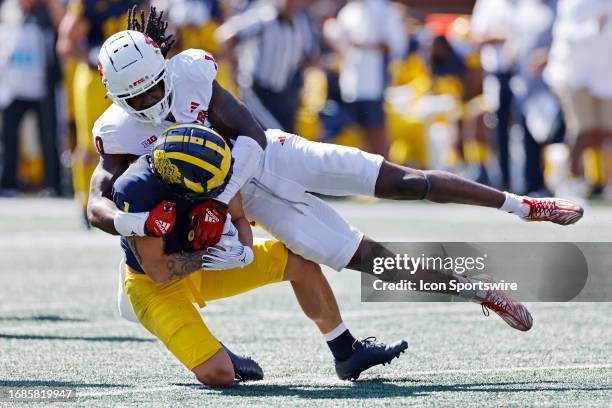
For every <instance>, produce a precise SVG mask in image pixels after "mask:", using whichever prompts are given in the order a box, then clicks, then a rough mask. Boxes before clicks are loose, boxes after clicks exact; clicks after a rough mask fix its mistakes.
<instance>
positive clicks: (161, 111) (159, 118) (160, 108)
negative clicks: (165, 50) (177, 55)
mask: <svg viewBox="0 0 612 408" xmlns="http://www.w3.org/2000/svg"><path fill="white" fill-rule="evenodd" d="M162 81H163V84H164V96H163V97H162V98H161V99H160V100H159V101H158V102H157V103H156V104H154V105H153V106H150V107H148V108H145V109H142V110H136V109H134V108H133V107H132V106H131V105H130V104H129V102H128V100H129V99H131V98H134V97H136V96H138V95H141V94H143V93H145V92H147V91H148V90H150V89H151V88H153V87H154V86H156V85H157V84H159V83H160V82H162ZM107 95H108V96H109V98H111V100H112V101H113V102H114V103H115V104H117V105H119V106H120V107H121V108H123V109H124V110H125V111H126V112H127V113H128V114H130V115H131V116H132V117H133V118H134V119H136V120H138V121H140V122H147V123H149V122H153V123H155V124H156V125H158V124H160V123H161V122H163V121H164V120H165V119H166V117H167V116H168V114H169V113H170V110H171V109H172V104H173V102H174V89H173V87H172V74H171V73H169V72H168V68H167V63H165V64H164V67H163V69H162V70H161V71H160V72H159V74H157V75H156V77H155V78H154V80H153V81H152V82H151V83H150V84H149V85H148V86H146V87H144V88H140V89H134V90H133V91H132V90H131V91H130V92H126V93H123V94H118V95H114V94H111V93H110V92H109V93H108V94H107Z"/></svg>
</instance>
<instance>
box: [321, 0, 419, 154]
mask: <svg viewBox="0 0 612 408" xmlns="http://www.w3.org/2000/svg"><path fill="white" fill-rule="evenodd" d="M323 32H324V36H325V39H326V40H327V42H328V43H329V44H330V46H331V47H332V48H333V49H334V50H335V51H336V52H337V53H338V55H339V56H340V58H341V66H340V76H339V85H340V95H341V98H342V101H343V102H344V104H345V107H346V109H347V113H348V115H349V116H350V117H351V119H352V121H354V122H356V123H357V124H358V125H359V126H360V127H361V128H362V129H363V130H364V131H365V136H366V138H367V141H368V144H369V148H368V149H367V150H369V151H370V152H372V153H376V154H380V155H382V156H383V157H388V155H389V139H388V136H387V130H386V126H385V113H384V111H383V94H384V90H385V85H386V83H387V81H388V79H389V73H388V64H389V62H390V61H391V60H392V59H397V58H400V57H401V56H402V53H403V51H404V50H405V48H406V45H405V42H406V38H407V36H406V34H405V32H404V26H403V22H402V16H401V13H400V12H399V11H398V10H396V9H395V7H394V5H392V4H391V3H390V2H389V1H388V0H353V1H349V2H348V3H347V4H346V5H345V6H344V7H343V8H342V9H341V10H340V11H339V13H338V16H337V18H336V19H335V20H328V21H327V22H326V23H325V26H324V31H323Z"/></svg>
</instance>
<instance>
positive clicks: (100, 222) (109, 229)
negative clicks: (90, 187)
mask: <svg viewBox="0 0 612 408" xmlns="http://www.w3.org/2000/svg"><path fill="white" fill-rule="evenodd" d="M118 211H119V210H118V209H117V206H116V205H115V203H113V202H112V201H111V200H109V199H108V198H106V197H102V196H98V197H92V196H90V198H89V202H88V203H87V219H88V220H89V222H90V223H91V225H93V226H94V227H96V228H99V229H101V230H102V231H104V232H106V233H108V234H111V235H120V234H119V232H117V229H116V228H115V215H116V214H117V212H118Z"/></svg>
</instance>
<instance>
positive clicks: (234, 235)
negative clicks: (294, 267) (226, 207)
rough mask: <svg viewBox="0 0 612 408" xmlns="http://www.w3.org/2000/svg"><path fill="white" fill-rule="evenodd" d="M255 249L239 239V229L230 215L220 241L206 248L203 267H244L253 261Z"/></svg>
mask: <svg viewBox="0 0 612 408" xmlns="http://www.w3.org/2000/svg"><path fill="white" fill-rule="evenodd" d="M253 258H254V255H253V250H252V249H251V248H249V247H248V246H246V245H243V244H242V243H241V242H240V240H239V239H238V230H237V229H236V227H234V224H232V218H231V217H230V216H229V215H228V216H227V220H226V221H225V225H224V227H223V234H222V235H221V239H220V240H219V242H218V243H217V244H216V245H215V246H212V247H209V248H207V249H206V254H204V255H203V256H202V268H203V269H208V270H225V269H233V268H244V267H245V266H247V265H249V264H250V263H251V262H253Z"/></svg>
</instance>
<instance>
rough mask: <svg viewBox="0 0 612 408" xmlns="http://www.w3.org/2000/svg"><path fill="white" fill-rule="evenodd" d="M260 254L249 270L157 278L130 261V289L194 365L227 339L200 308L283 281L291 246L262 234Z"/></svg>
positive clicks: (152, 324) (151, 322)
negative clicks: (213, 330)
mask: <svg viewBox="0 0 612 408" xmlns="http://www.w3.org/2000/svg"><path fill="white" fill-rule="evenodd" d="M253 253H254V255H255V259H254V260H253V262H252V263H251V264H250V265H248V266H246V267H245V268H244V269H240V268H234V269H230V270H225V271H207V270H200V271H197V272H194V273H193V274H191V275H189V276H187V277H186V278H182V279H178V280H171V281H167V282H154V281H153V280H152V279H151V278H149V277H148V276H147V275H145V274H142V273H136V272H133V271H132V270H131V269H130V268H129V267H127V266H126V269H127V271H126V274H125V280H124V285H125V290H126V293H127V295H128V298H129V300H130V303H131V305H132V309H133V310H134V314H135V315H136V317H137V318H138V320H139V321H140V323H141V324H142V325H143V326H144V327H145V328H146V329H147V330H149V331H150V332H151V333H153V334H154V335H155V336H156V337H157V338H159V339H160V340H161V341H162V342H163V343H164V345H165V346H166V348H168V350H170V351H171V352H172V354H174V356H175V357H176V358H177V359H178V360H179V361H180V362H181V363H183V365H185V367H187V368H188V369H190V370H191V369H193V368H194V367H197V366H198V365H200V364H202V363H204V362H205V361H206V360H208V359H209V358H211V357H212V356H213V355H214V354H215V353H216V352H217V351H219V349H220V348H221V344H220V343H219V341H218V340H217V339H216V338H215V337H214V336H213V335H212V333H211V332H210V331H209V330H208V327H206V324H205V323H204V321H203V320H202V317H201V316H200V314H199V313H198V311H197V309H196V308H195V307H194V305H193V303H194V302H195V303H198V304H199V305H200V306H201V307H202V306H203V305H204V301H209V300H215V299H220V298H226V297H230V296H235V295H238V294H240V293H243V292H246V291H249V290H251V289H255V288H258V287H260V286H264V285H267V284H270V283H274V282H280V281H282V280H283V276H284V273H285V267H286V265H287V258H288V251H287V248H286V247H285V245H284V244H283V243H281V242H279V241H276V240H263V239H258V240H256V241H255V243H254V245H253Z"/></svg>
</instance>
